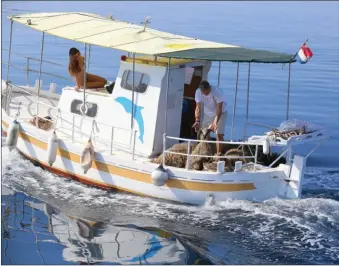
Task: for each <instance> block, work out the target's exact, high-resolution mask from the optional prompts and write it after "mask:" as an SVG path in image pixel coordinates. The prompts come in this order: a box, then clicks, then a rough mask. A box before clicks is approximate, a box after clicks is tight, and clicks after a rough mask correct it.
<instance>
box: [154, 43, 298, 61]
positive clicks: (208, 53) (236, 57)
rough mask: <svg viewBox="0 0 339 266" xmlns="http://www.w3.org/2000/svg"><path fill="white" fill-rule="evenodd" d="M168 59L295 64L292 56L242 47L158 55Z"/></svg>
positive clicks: (196, 49) (202, 49) (203, 49)
mask: <svg viewBox="0 0 339 266" xmlns="http://www.w3.org/2000/svg"><path fill="white" fill-rule="evenodd" d="M158 56H161V57H167V58H182V59H192V60H209V61H230V62H254V63H293V62H295V61H296V60H295V59H294V58H293V55H292V54H284V53H276V52H271V51H265V50H255V49H247V48H242V47H222V48H195V49H189V50H185V51H176V52H168V53H161V54H158Z"/></svg>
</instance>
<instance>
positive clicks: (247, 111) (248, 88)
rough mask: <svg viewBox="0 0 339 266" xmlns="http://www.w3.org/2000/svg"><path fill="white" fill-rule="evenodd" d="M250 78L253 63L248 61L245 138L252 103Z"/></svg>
mask: <svg viewBox="0 0 339 266" xmlns="http://www.w3.org/2000/svg"><path fill="white" fill-rule="evenodd" d="M250 79H251V63H248V74H247V97H246V121H245V125H244V140H245V138H246V130H247V123H248V114H249V103H250Z"/></svg>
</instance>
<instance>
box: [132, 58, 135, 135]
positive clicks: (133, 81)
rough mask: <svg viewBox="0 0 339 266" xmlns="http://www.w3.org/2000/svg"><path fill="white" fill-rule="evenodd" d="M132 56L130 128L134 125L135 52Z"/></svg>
mask: <svg viewBox="0 0 339 266" xmlns="http://www.w3.org/2000/svg"><path fill="white" fill-rule="evenodd" d="M132 58H133V65H132V69H133V74H132V103H131V104H132V113H131V129H133V126H134V112H135V110H134V91H135V88H134V87H135V53H133V55H132Z"/></svg>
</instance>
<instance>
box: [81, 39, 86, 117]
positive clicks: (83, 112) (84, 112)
mask: <svg viewBox="0 0 339 266" xmlns="http://www.w3.org/2000/svg"><path fill="white" fill-rule="evenodd" d="M86 57H87V43H85V56H84V95H83V96H84V101H83V107H84V110H82V108H80V109H81V111H82V116H83V117H84V116H85V115H86V87H87V79H86V78H87V76H86Z"/></svg>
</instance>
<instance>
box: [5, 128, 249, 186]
mask: <svg viewBox="0 0 339 266" xmlns="http://www.w3.org/2000/svg"><path fill="white" fill-rule="evenodd" d="M2 125H4V126H6V127H8V124H7V123H5V122H3V121H2ZM19 137H20V138H22V139H23V140H25V141H27V142H29V143H31V144H32V145H34V146H37V147H39V148H41V149H43V150H47V143H45V142H43V141H41V140H39V139H36V138H34V137H31V136H29V135H27V134H25V133H23V132H20V133H19ZM57 155H59V156H60V157H62V158H65V159H68V160H70V161H72V162H75V163H80V156H79V155H78V154H75V153H71V152H69V151H66V150H63V149H60V148H58V150H57ZM25 156H27V155H26V154H25ZM27 157H29V156H27ZM31 159H32V158H31ZM32 160H35V159H32ZM53 168H54V167H53ZM92 168H94V169H97V170H99V171H102V172H106V173H110V174H113V175H118V176H122V177H125V178H129V179H133V180H136V181H140V182H144V183H149V184H151V183H152V180H151V176H150V175H149V174H146V173H141V172H138V171H134V170H129V169H125V168H121V167H117V166H113V165H110V164H106V163H102V162H99V161H93V163H92ZM58 170H59V171H60V170H61V169H58ZM81 178H84V177H81ZM165 187H169V188H177V189H184V190H195V191H215V192H218V191H219V192H234V191H244V190H254V189H255V187H254V184H253V183H238V184H220V183H219V184H213V183H203V182H193V181H188V180H179V179H169V180H168V181H167V183H166V185H165ZM119 189H120V188H119Z"/></svg>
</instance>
